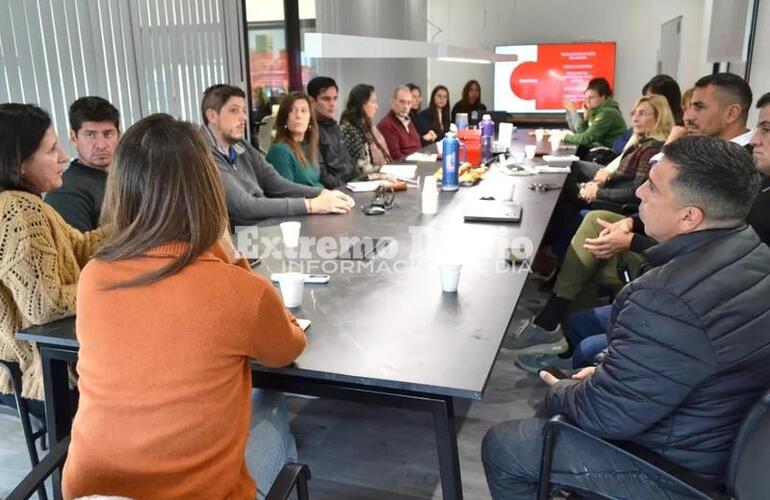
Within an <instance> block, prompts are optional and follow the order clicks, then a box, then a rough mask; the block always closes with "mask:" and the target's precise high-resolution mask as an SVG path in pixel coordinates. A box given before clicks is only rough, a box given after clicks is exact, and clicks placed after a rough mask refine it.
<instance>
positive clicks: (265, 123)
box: [259, 116, 275, 154]
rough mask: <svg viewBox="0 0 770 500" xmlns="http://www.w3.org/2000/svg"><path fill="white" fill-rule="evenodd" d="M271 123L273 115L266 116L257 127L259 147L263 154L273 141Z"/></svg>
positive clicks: (273, 123) (273, 121)
mask: <svg viewBox="0 0 770 500" xmlns="http://www.w3.org/2000/svg"><path fill="white" fill-rule="evenodd" d="M273 125H275V116H266V117H265V118H264V120H262V125H260V127H259V149H260V151H262V152H263V153H265V154H267V151H268V150H269V149H270V145H271V144H272V143H273Z"/></svg>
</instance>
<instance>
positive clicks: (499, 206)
mask: <svg viewBox="0 0 770 500" xmlns="http://www.w3.org/2000/svg"><path fill="white" fill-rule="evenodd" d="M464 220H465V222H504V223H509V224H511V223H516V222H521V205H519V204H518V203H512V202H502V201H497V200H476V201H474V202H473V203H471V204H470V206H469V207H468V209H467V210H466V211H465V216H464Z"/></svg>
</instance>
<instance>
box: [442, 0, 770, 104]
mask: <svg viewBox="0 0 770 500" xmlns="http://www.w3.org/2000/svg"><path fill="white" fill-rule="evenodd" d="M708 3H709V2H708V0H623V1H618V0H579V1H576V0H474V1H468V0H462V1H461V0H428V20H429V21H430V22H429V25H428V36H427V38H428V40H432V41H435V42H445V43H451V44H453V45H459V46H463V47H476V48H486V49H492V50H494V47H495V46H496V45H506V44H511V45H512V44H520V43H537V42H573V41H592V40H600V41H614V42H617V52H616V66H615V95H616V98H617V99H618V101H619V102H620V105H621V108H622V110H623V111H624V112H625V111H628V110H629V109H630V107H631V106H632V104H633V102H634V100H635V99H636V98H637V97H638V96H639V92H640V91H641V88H642V85H644V83H645V82H647V80H649V79H650V77H652V76H653V75H654V74H655V73H656V67H657V55H658V47H659V45H660V26H661V25H662V24H663V23H664V22H666V21H668V20H670V19H673V18H675V17H677V16H680V15H681V16H683V23H682V51H681V55H680V65H679V83H680V85H681V86H682V88H683V89H685V88H687V87H689V86H691V85H692V84H693V83H694V82H695V80H697V79H698V78H699V77H700V76H703V75H705V74H708V73H710V72H711V66H710V65H709V64H707V63H706V62H705V60H706V59H705V43H704V42H705V40H706V35H707V31H708V28H707V27H708V19H709V17H707V16H708V15H710V8H709V5H708ZM763 3H765V4H767V3H768V0H765V2H763ZM763 7H764V10H765V11H767V7H768V5H764V6H763ZM431 23H432V24H433V25H436V26H437V27H438V29H437V28H434V27H432V26H431ZM704 27H705V29H704ZM439 29H440V30H442V31H441V32H438V30H439ZM437 33H438V34H437ZM758 42H759V40H758ZM767 43H768V42H767V40H766V44H767ZM755 67H756V65H755ZM768 69H770V68H768ZM493 74H494V70H493V65H491V64H489V65H477V64H464V63H452V62H441V61H435V60H430V61H429V62H428V86H429V88H432V87H433V86H435V85H438V84H440V83H441V84H444V85H446V86H447V87H449V90H450V96H451V98H452V102H454V101H456V100H458V99H459V97H460V93H461V90H462V86H463V84H464V83H465V82H466V81H467V80H468V79H471V78H475V79H477V80H479V82H480V83H481V89H482V98H483V100H484V102H485V103H486V104H487V106H490V105H492V104H493V103H492V96H493V91H492V85H493V82H492V79H493Z"/></svg>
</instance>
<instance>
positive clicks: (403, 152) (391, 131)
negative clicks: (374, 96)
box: [377, 110, 422, 160]
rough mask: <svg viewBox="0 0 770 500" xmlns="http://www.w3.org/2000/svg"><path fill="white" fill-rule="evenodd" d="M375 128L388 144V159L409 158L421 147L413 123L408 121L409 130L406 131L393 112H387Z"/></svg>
mask: <svg viewBox="0 0 770 500" xmlns="http://www.w3.org/2000/svg"><path fill="white" fill-rule="evenodd" d="M377 128H378V129H379V131H380V132H381V133H382V136H383V137H384V138H385V142H386V143H387V144H388V151H390V157H391V158H393V159H394V160H398V159H401V158H403V157H404V156H409V155H410V154H412V153H414V152H415V151H417V150H418V149H420V147H421V146H422V144H421V143H420V135H419V134H418V133H417V129H416V128H414V123H412V122H411V121H409V124H408V129H409V130H408V131H407V128H405V127H404V124H403V122H402V121H401V119H400V118H399V117H398V116H396V114H395V113H394V112H393V110H390V111H388V114H387V115H385V117H384V118H383V119H382V120H380V123H378V124H377Z"/></svg>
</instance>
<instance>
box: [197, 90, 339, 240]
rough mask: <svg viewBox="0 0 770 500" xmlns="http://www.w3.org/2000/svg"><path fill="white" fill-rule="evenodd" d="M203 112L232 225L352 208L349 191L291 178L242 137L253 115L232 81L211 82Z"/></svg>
mask: <svg viewBox="0 0 770 500" xmlns="http://www.w3.org/2000/svg"><path fill="white" fill-rule="evenodd" d="M201 114H202V115H203V126H202V127H201V132H202V133H203V136H204V137H205V138H206V140H207V141H208V143H209V144H210V146H211V151H212V154H213V155H214V161H215V163H216V165H217V169H218V170H219V176H220V177H221V179H222V184H223V186H224V189H225V197H226V198H227V211H228V213H229V214H230V224H232V225H233V226H248V225H252V224H256V223H257V222H259V221H260V220H263V219H266V218H268V217H285V216H291V215H303V214H315V213H317V214H328V213H334V214H344V213H348V212H349V211H350V208H351V207H352V206H353V199H352V198H351V197H350V196H348V195H346V194H345V193H342V192H340V191H329V190H327V189H321V188H316V187H310V186H303V185H301V184H295V183H293V182H290V181H287V180H286V179H284V178H283V177H281V175H280V174H279V173H278V172H276V170H275V169H274V168H273V167H272V165H270V164H269V163H267V162H266V161H265V159H264V157H263V156H262V154H261V153H260V152H259V151H257V150H256V149H255V148H254V147H253V146H252V145H251V144H249V143H248V142H246V141H244V140H243V138H244V134H245V127H246V117H247V116H248V115H247V109H246V94H245V93H244V92H243V90H241V89H239V88H238V87H233V86H231V85H214V86H212V87H209V88H208V89H206V91H205V92H204V93H203V100H202V102H201Z"/></svg>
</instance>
